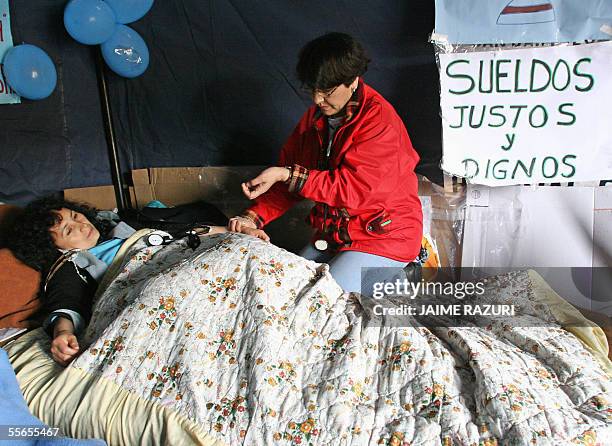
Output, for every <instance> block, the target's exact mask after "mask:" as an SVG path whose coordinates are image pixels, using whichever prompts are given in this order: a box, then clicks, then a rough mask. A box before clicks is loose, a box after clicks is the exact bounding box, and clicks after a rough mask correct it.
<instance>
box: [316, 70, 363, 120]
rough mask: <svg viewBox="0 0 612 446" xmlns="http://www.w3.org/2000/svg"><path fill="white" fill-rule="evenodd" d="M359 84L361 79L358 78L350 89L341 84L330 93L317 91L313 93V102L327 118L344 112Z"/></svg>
mask: <svg viewBox="0 0 612 446" xmlns="http://www.w3.org/2000/svg"><path fill="white" fill-rule="evenodd" d="M358 83H359V78H358V77H356V78H355V80H354V81H353V82H352V83H351V84H350V85H349V86H348V87H347V86H346V85H344V84H340V85H338V86H336V87H334V88H332V89H330V90H328V91H319V90H315V91H314V92H313V93H312V100H313V101H314V103H315V104H316V105H317V107H319V109H320V110H321V113H323V114H324V115H325V116H333V115H336V114H338V113H340V112H342V111H343V110H344V107H345V106H346V104H347V103H348V101H349V99H351V96H353V92H354V91H355V89H356V88H357V85H358Z"/></svg>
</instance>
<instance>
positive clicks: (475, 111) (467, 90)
mask: <svg viewBox="0 0 612 446" xmlns="http://www.w3.org/2000/svg"><path fill="white" fill-rule="evenodd" d="M439 57H440V86H441V99H440V104H441V109H442V127H443V157H442V168H443V170H444V171H446V172H448V173H450V174H452V175H456V176H460V177H465V178H467V179H468V181H469V182H471V183H477V184H486V185H490V186H499V185H511V184H530V183H551V182H563V183H565V182H570V181H594V180H606V179H610V178H612V119H611V116H612V112H611V111H610V109H611V108H612V74H611V73H612V42H610V41H607V42H600V43H593V44H585V45H563V46H555V47H546V48H530V49H512V50H503V51H487V52H474V53H449V54H440V55H439Z"/></svg>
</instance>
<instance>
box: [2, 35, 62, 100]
mask: <svg viewBox="0 0 612 446" xmlns="http://www.w3.org/2000/svg"><path fill="white" fill-rule="evenodd" d="M4 75H5V76H6V81H7V82H8V84H9V85H10V86H11V88H12V89H13V90H15V92H16V93H17V94H18V95H19V96H23V97H24V98H27V99H44V98H46V97H47V96H49V95H50V94H51V93H53V90H55V85H56V84H57V72H56V71H55V65H53V61H52V60H51V58H50V57H49V56H48V55H47V53H45V52H44V51H43V50H41V49H40V48H38V47H37V46H34V45H18V46H15V47H13V48H11V49H10V50H8V52H7V53H6V55H5V56H4Z"/></svg>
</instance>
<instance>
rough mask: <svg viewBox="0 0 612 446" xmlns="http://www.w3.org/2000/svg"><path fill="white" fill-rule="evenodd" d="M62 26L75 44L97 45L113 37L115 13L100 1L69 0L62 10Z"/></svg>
mask: <svg viewBox="0 0 612 446" xmlns="http://www.w3.org/2000/svg"><path fill="white" fill-rule="evenodd" d="M64 26H65V27H66V31H68V34H70V35H71V36H72V38H73V39H74V40H76V41H77V42H80V43H84V44H85V45H98V44H100V43H103V42H106V41H107V40H108V39H109V38H110V37H111V36H112V35H113V33H114V32H115V27H116V26H117V24H116V18H115V13H114V12H113V10H112V9H111V7H110V6H109V5H108V4H107V3H105V2H103V1H102V0H71V1H70V2H69V3H68V5H66V9H64Z"/></svg>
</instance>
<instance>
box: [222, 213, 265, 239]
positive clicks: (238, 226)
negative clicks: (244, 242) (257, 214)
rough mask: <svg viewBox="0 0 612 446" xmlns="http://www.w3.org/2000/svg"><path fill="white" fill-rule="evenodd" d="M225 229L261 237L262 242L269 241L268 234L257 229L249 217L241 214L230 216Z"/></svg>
mask: <svg viewBox="0 0 612 446" xmlns="http://www.w3.org/2000/svg"><path fill="white" fill-rule="evenodd" d="M227 229H228V230H229V231H231V232H239V233H240V234H247V235H252V236H253V237H257V238H260V239H262V240H263V241H264V242H269V241H270V236H269V235H268V234H266V233H265V232H264V231H263V230H261V229H257V225H256V224H255V222H254V221H253V220H251V219H250V218H246V217H242V216H236V217H232V218H230V220H229V223H228V224H227Z"/></svg>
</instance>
